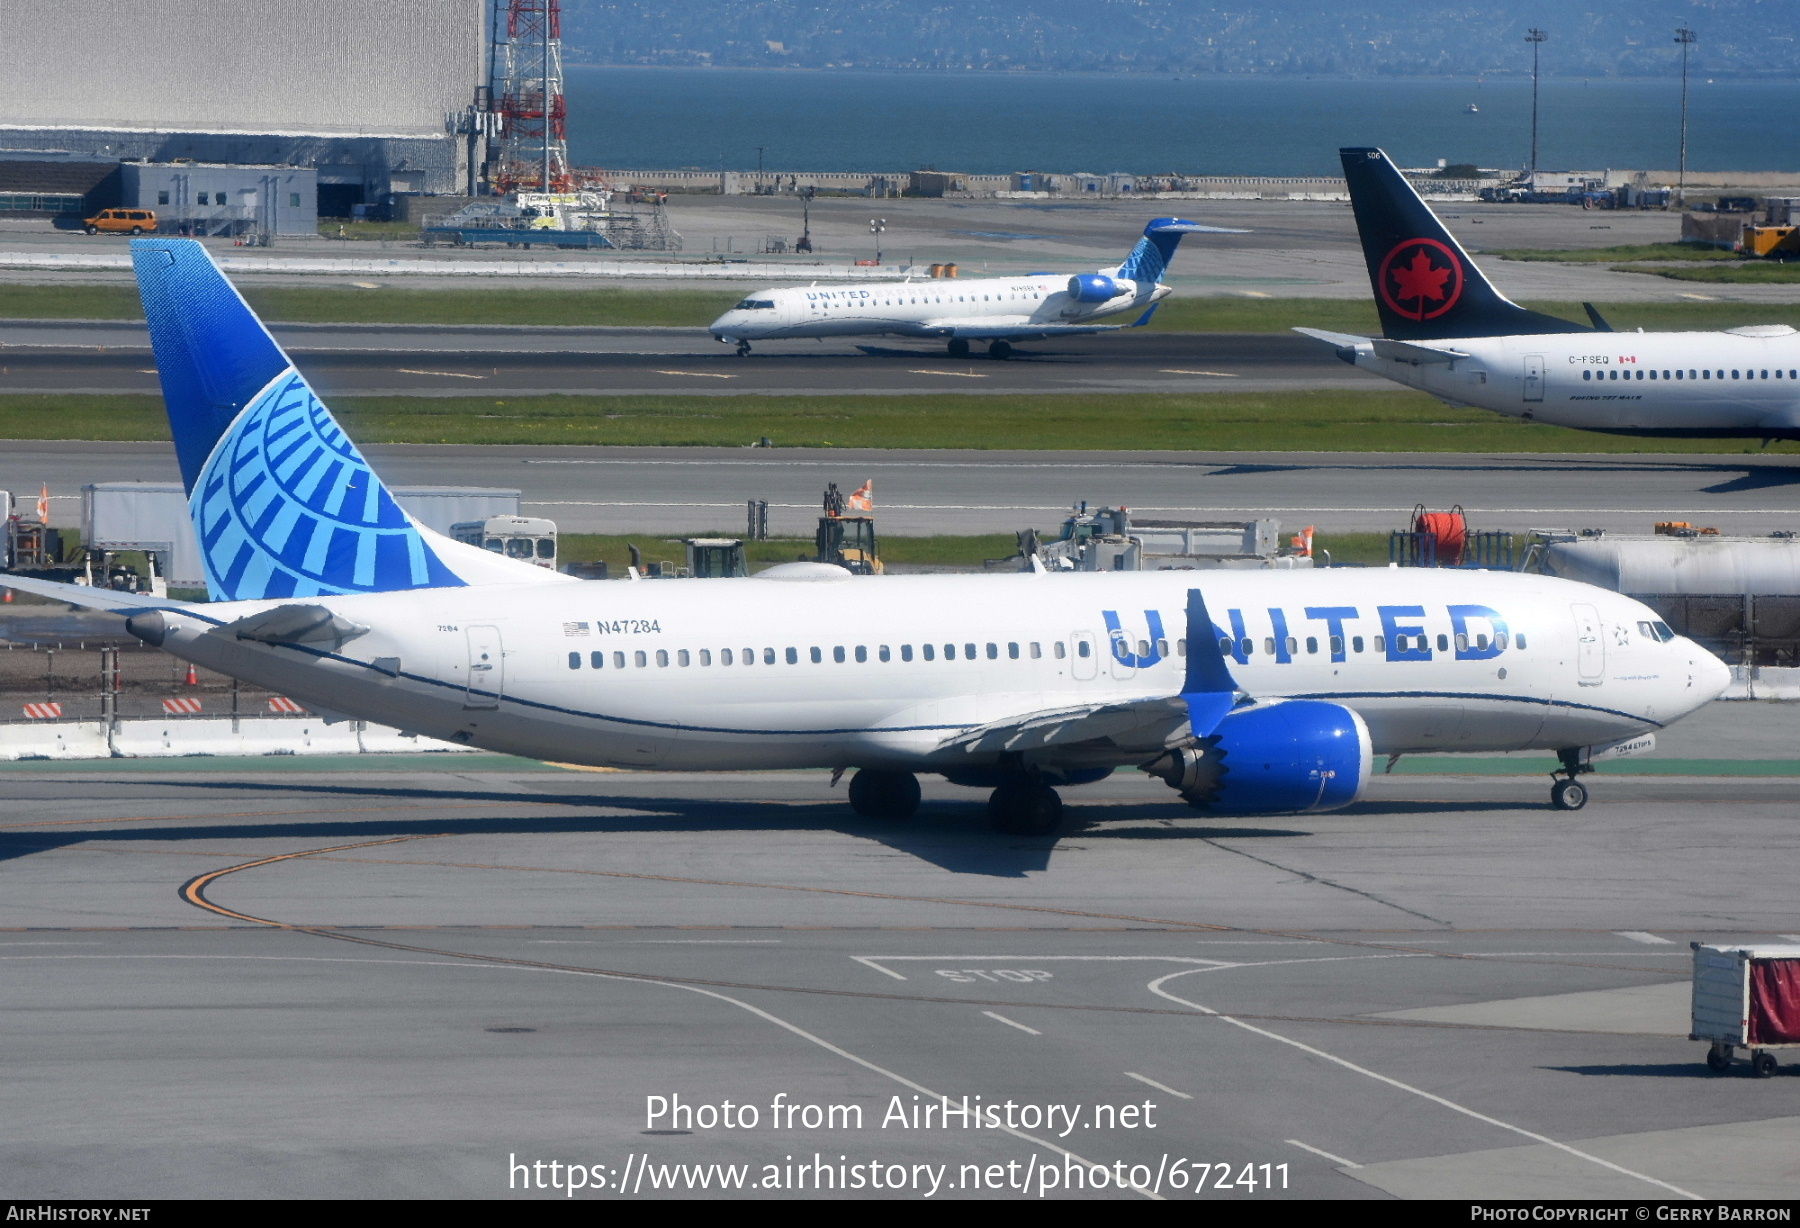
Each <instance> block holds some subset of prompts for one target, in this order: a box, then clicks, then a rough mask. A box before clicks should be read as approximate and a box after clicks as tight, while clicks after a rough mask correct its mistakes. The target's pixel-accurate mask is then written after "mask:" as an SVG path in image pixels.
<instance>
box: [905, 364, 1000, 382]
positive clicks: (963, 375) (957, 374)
mask: <svg viewBox="0 0 1800 1228" xmlns="http://www.w3.org/2000/svg"><path fill="white" fill-rule="evenodd" d="M907 374H908V375H949V376H953V377H954V378H956V379H986V378H987V376H985V375H978V374H976V373H975V372H974V371H931V370H927V369H926V368H924V367H918V368H915V369H912V370H909V371H908V372H907Z"/></svg>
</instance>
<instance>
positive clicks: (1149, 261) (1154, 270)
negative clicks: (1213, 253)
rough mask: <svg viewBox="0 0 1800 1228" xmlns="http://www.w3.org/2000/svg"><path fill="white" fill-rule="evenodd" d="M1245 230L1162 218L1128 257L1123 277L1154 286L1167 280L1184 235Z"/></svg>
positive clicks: (1232, 232)
mask: <svg viewBox="0 0 1800 1228" xmlns="http://www.w3.org/2000/svg"><path fill="white" fill-rule="evenodd" d="M1243 233H1244V232H1243V231H1241V230H1233V229H1231V228H1229V227H1225V226H1202V225H1201V224H1200V223H1199V222H1189V221H1186V220H1184V219H1182V218H1178V217H1159V218H1157V219H1156V220H1155V221H1153V222H1151V223H1150V224H1149V225H1148V226H1146V227H1144V237H1143V238H1141V239H1139V240H1138V242H1137V246H1136V247H1134V248H1132V249H1131V255H1129V256H1127V257H1125V263H1124V264H1122V265H1120V266H1119V276H1120V277H1122V278H1128V279H1130V280H1131V281H1136V282H1150V283H1152V284H1154V283H1156V282H1159V281H1161V280H1162V279H1163V274H1164V273H1166V272H1168V271H1169V263H1170V262H1171V261H1173V260H1174V259H1175V249H1176V248H1177V247H1178V246H1180V245H1181V236H1182V235H1194V234H1212V235H1235V234H1243Z"/></svg>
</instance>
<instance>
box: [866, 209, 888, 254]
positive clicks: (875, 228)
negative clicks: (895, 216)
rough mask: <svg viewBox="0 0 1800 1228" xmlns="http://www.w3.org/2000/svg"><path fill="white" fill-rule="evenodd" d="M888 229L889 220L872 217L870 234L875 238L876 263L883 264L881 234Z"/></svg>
mask: <svg viewBox="0 0 1800 1228" xmlns="http://www.w3.org/2000/svg"><path fill="white" fill-rule="evenodd" d="M886 229H887V219H886V218H884V217H872V218H870V219H869V233H870V234H872V235H874V236H875V263H876V264H880V263H881V234H882V232H883V231H884V230H886Z"/></svg>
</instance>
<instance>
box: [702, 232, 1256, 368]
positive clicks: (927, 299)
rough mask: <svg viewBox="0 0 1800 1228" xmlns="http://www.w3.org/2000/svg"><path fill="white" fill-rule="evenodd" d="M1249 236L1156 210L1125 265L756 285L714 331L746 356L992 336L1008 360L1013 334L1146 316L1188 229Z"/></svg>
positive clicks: (965, 343) (962, 344)
mask: <svg viewBox="0 0 1800 1228" xmlns="http://www.w3.org/2000/svg"><path fill="white" fill-rule="evenodd" d="M1242 233H1243V231H1241V230H1231V229H1227V228H1224V227H1219V226H1202V225H1200V224H1199V223H1198V222H1187V221H1183V220H1182V219H1180V218H1178V217H1159V218H1157V219H1156V220H1155V221H1153V222H1151V223H1150V224H1149V225H1148V226H1146V227H1144V237H1143V238H1142V239H1139V240H1138V244H1137V246H1136V247H1134V248H1132V249H1131V254H1130V255H1129V256H1127V257H1126V258H1125V261H1124V263H1123V264H1119V265H1116V266H1114V267H1111V268H1104V269H1100V270H1098V271H1096V272H1093V273H1077V274H1075V275H1074V276H1073V277H1069V278H1064V277H1061V276H1058V275H1055V274H1051V273H1027V274H1025V275H1023V276H1020V277H984V278H981V279H979V280H970V281H962V280H960V279H954V278H953V279H948V280H944V279H934V280H930V281H911V280H908V281H900V282H882V283H880V284H877V285H869V286H819V285H812V286H792V287H789V288H787V289H783V290H759V291H757V292H756V293H755V294H752V295H750V297H748V298H746V299H744V300H743V301H742V302H740V303H738V305H737V306H735V307H733V308H732V309H731V310H730V311H727V312H726V313H725V314H724V315H722V316H720V317H719V318H718V319H716V320H714V321H713V322H712V330H711V331H712V335H713V339H714V340H716V341H723V342H725V343H727V344H735V345H736V346H737V352H738V353H739V354H740V355H743V354H748V353H749V352H750V343H751V342H753V341H779V340H791V339H794V338H801V337H821V338H822V337H873V336H879V335H882V334H893V335H897V336H901V337H931V338H942V339H944V340H945V341H946V342H947V344H948V345H949V348H950V353H951V355H952V356H953V357H956V358H963V357H966V356H967V355H968V353H969V343H970V342H971V341H985V342H987V343H988V355H989V357H992V358H1007V357H1009V356H1011V354H1012V343H1013V342H1015V341H1041V340H1043V339H1044V338H1046V337H1080V336H1085V335H1087V334H1090V333H1103V332H1111V331H1113V330H1115V329H1119V328H1136V327H1138V326H1140V325H1143V324H1146V323H1148V322H1149V320H1150V316H1151V313H1152V312H1154V311H1155V309H1156V305H1157V304H1158V303H1160V302H1162V300H1163V299H1165V298H1167V297H1169V295H1170V293H1171V291H1170V289H1169V287H1167V286H1165V285H1163V284H1162V278H1163V274H1164V273H1165V272H1167V271H1168V268H1169V262H1170V261H1171V260H1173V259H1174V258H1175V248H1176V247H1177V246H1178V245H1179V244H1180V243H1181V236H1182V235H1190V234H1242ZM1137 310H1142V311H1143V313H1144V314H1143V315H1141V316H1139V317H1138V319H1137V321H1136V323H1134V324H1130V325H1124V324H1096V323H1094V321H1096V320H1101V319H1104V318H1105V317H1107V316H1115V315H1118V314H1120V313H1121V312H1126V311H1137Z"/></svg>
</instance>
